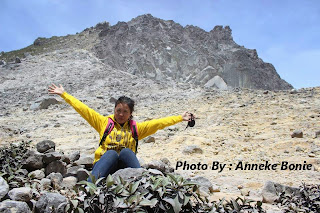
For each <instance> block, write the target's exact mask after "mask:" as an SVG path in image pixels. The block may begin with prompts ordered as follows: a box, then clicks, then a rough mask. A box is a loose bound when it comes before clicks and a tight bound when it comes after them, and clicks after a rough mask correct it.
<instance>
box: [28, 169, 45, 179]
mask: <svg viewBox="0 0 320 213" xmlns="http://www.w3.org/2000/svg"><path fill="white" fill-rule="evenodd" d="M29 176H30V177H31V178H32V179H38V180H41V179H42V178H44V177H45V176H46V175H45V174H44V172H43V171H42V170H35V171H33V172H30V173H29Z"/></svg>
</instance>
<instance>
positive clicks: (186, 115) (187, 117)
mask: <svg viewBox="0 0 320 213" xmlns="http://www.w3.org/2000/svg"><path fill="white" fill-rule="evenodd" d="M191 114H192V113H190V112H184V113H183V114H182V119H183V120H184V121H191ZM193 117H194V118H196V116H195V115H194V114H193Z"/></svg>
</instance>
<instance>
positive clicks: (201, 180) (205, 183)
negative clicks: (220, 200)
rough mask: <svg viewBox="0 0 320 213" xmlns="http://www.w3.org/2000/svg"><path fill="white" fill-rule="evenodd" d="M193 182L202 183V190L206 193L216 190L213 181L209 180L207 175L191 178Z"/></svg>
mask: <svg viewBox="0 0 320 213" xmlns="http://www.w3.org/2000/svg"><path fill="white" fill-rule="evenodd" d="M190 180H191V181H193V182H196V183H198V184H199V185H200V187H199V188H200V190H202V191H204V192H205V193H207V194H209V193H212V192H214V191H216V189H215V190H214V188H213V185H212V183H211V182H210V180H208V179H207V178H205V177H201V176H198V177H194V178H191V179H190Z"/></svg>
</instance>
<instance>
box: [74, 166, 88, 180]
mask: <svg viewBox="0 0 320 213" xmlns="http://www.w3.org/2000/svg"><path fill="white" fill-rule="evenodd" d="M88 174H90V172H89V171H88V170H86V169H82V168H81V169H78V170H77V179H78V181H82V180H87V179H88V177H89V175H88Z"/></svg>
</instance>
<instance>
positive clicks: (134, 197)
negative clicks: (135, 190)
mask: <svg viewBox="0 0 320 213" xmlns="http://www.w3.org/2000/svg"><path fill="white" fill-rule="evenodd" d="M137 202H138V195H131V196H130V197H129V199H128V203H129V204H130V205H131V204H132V203H137Z"/></svg>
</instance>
